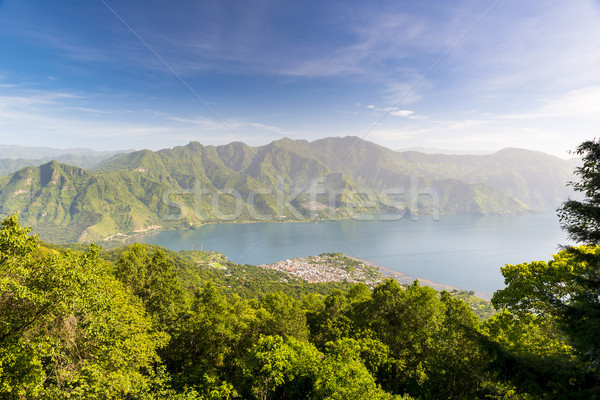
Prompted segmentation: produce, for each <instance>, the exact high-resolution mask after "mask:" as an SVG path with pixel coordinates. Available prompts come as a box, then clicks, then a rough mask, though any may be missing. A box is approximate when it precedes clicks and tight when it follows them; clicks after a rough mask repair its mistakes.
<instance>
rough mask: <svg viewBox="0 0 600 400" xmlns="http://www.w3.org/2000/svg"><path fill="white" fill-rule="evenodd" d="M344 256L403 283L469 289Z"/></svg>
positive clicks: (483, 296) (485, 296)
mask: <svg viewBox="0 0 600 400" xmlns="http://www.w3.org/2000/svg"><path fill="white" fill-rule="evenodd" d="M344 256H345V257H348V258H349V259H351V260H354V261H358V262H361V263H363V264H365V265H368V266H370V267H374V268H377V269H378V270H381V271H383V272H384V275H388V276H392V277H393V278H394V279H396V280H397V281H398V282H400V283H403V284H408V285H410V284H412V283H413V282H414V281H415V280H418V281H419V283H420V284H424V285H425V286H431V287H432V288H434V289H435V290H437V291H442V290H447V291H449V292H450V291H452V290H459V291H468V290H467V289H461V288H459V287H456V286H452V285H449V284H447V283H440V282H435V281H432V280H429V279H425V278H420V277H416V276H409V275H406V274H404V273H402V272H399V271H394V270H392V269H390V268H387V267H382V266H381V265H376V264H373V263H372V262H370V261H366V260H363V259H360V258H356V257H353V256H349V255H348V254H344ZM473 292H474V295H475V296H477V297H479V298H481V299H484V300H487V301H489V300H490V299H491V297H492V296H491V294H489V293H483V292H479V291H475V290H474V291H473Z"/></svg>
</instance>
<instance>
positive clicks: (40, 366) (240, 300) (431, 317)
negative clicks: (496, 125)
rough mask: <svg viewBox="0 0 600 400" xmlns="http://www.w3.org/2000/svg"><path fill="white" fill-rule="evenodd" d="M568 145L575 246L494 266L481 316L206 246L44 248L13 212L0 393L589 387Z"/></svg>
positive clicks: (410, 290) (585, 147) (587, 203)
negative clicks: (498, 285)
mask: <svg viewBox="0 0 600 400" xmlns="http://www.w3.org/2000/svg"><path fill="white" fill-rule="evenodd" d="M579 154H580V155H581V156H583V160H584V163H583V166H582V167H580V168H579V169H578V174H579V176H580V178H581V182H580V183H577V184H575V189H576V190H579V191H581V192H583V193H584V194H585V196H586V199H585V200H583V201H575V200H571V201H569V202H566V203H565V204H564V205H563V207H562V208H561V209H560V212H559V214H560V216H561V220H562V223H563V224H564V227H565V229H566V230H567V231H568V232H569V234H570V236H571V237H572V238H573V239H575V240H577V241H579V242H580V243H585V245H581V246H578V247H574V248H565V249H564V250H562V251H560V252H559V253H558V254H557V255H555V256H554V257H553V260H551V261H549V262H542V261H535V262H531V263H524V264H520V265H508V266H505V267H503V268H502V273H503V275H504V277H505V282H506V285H507V286H506V288H505V289H503V290H499V291H498V292H496V293H495V294H494V297H493V299H492V303H493V304H494V306H495V307H496V309H497V310H498V312H497V313H495V314H494V315H493V316H491V317H489V318H486V319H484V320H481V319H480V318H478V316H477V315H476V314H474V312H473V310H472V308H471V307H470V306H469V305H468V304H467V303H466V302H464V301H463V300H461V299H460V298H457V297H456V296H453V295H452V294H451V293H449V292H445V291H444V292H437V291H435V290H434V289H432V288H430V287H427V286H421V285H420V284H419V282H418V281H415V282H414V283H413V284H411V285H408V286H401V285H400V284H398V283H397V282H396V281H394V280H392V279H388V280H385V281H383V282H381V283H378V284H376V285H374V286H372V287H370V286H367V285H365V284H363V283H356V284H349V283H325V284H309V283H307V282H304V281H302V280H300V279H296V278H293V277H290V276H286V275H285V274H283V273H281V272H278V271H267V270H265V271H262V272H260V271H259V269H257V268H256V267H251V266H236V265H234V264H231V263H228V262H227V261H226V260H224V259H222V258H219V257H220V256H219V255H218V254H215V253H210V252H181V253H173V252H169V251H167V250H165V249H161V248H158V247H156V246H146V245H141V244H135V245H132V246H126V247H121V248H118V249H113V250H104V249H102V248H101V247H99V246H96V245H90V246H89V247H87V248H85V249H83V248H82V246H81V245H74V246H71V248H67V247H57V246H55V245H51V244H47V243H44V242H42V241H40V240H39V239H38V238H37V237H36V236H32V235H30V229H29V228H26V227H23V226H21V225H20V223H19V220H18V217H17V215H16V214H13V215H11V216H9V217H7V218H6V219H4V220H3V221H2V223H1V227H0V228H1V229H0V397H2V398H7V399H13V398H14V399H30V398H40V399H57V398H71V399H78V398H84V399H85V398H89V399H236V398H243V399H454V398H456V399H482V398H489V399H555V398H581V399H591V398H599V397H600V386H598V384H599V383H600V374H599V371H598V367H599V365H598V363H599V362H600V338H599V336H600V335H598V332H600V318H599V315H600V305H599V304H600V303H599V294H598V293H599V292H598V288H599V287H600V284H599V283H600V247H598V246H596V244H597V241H598V238H599V237H600V224H599V222H600V218H599V217H598V215H599V213H598V212H597V211H598V210H599V209H600V185H599V184H598V182H599V177H600V165H599V161H598V160H599V159H600V157H599V155H600V143H598V142H586V143H584V144H582V145H581V146H580V148H579ZM207 264H213V267H206V265H207ZM215 264H218V266H219V267H224V268H214V265H215Z"/></svg>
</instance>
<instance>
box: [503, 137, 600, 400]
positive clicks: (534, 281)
mask: <svg viewBox="0 0 600 400" xmlns="http://www.w3.org/2000/svg"><path fill="white" fill-rule="evenodd" d="M575 154H577V155H579V156H581V157H582V162H583V164H582V166H581V167H579V168H577V169H576V170H575V172H576V174H577V175H579V177H580V181H579V182H570V185H571V186H573V188H574V189H575V191H577V192H580V193H582V194H584V196H585V198H584V199H583V200H581V201H579V200H572V199H570V200H568V201H566V202H565V203H563V205H562V206H561V207H560V208H559V209H558V215H559V218H560V221H561V227H562V228H563V229H564V230H565V231H566V232H567V233H568V236H569V238H570V239H572V240H574V241H576V242H580V243H586V244H588V246H579V247H573V246H565V247H564V250H562V251H561V252H559V253H558V254H557V255H555V256H554V259H553V260H551V261H549V262H544V261H534V262H531V263H523V264H518V265H506V266H505V267H503V268H502V274H503V276H504V281H505V283H506V288H505V289H502V290H499V291H497V292H496V293H494V296H493V298H492V303H493V304H494V306H495V307H496V308H507V309H508V310H510V311H511V312H512V313H513V314H515V315H516V316H518V317H519V318H520V319H522V320H524V321H532V320H535V319H536V318H538V319H539V318H543V319H546V321H545V322H544V324H545V325H546V326H555V327H556V329H557V330H558V331H557V333H556V336H557V337H563V338H566V339H567V342H566V343H565V344H568V345H571V346H572V347H573V349H574V353H575V354H576V355H577V356H578V357H579V359H580V360H581V361H585V363H586V364H585V365H584V367H583V368H579V369H578V372H577V373H576V375H577V376H572V377H571V379H570V380H571V382H573V383H577V384H578V385H580V386H579V390H581V391H587V392H586V395H587V396H599V395H600V389H596V388H595V386H596V385H595V381H596V380H597V379H598V375H597V374H598V372H599V371H600V335H598V333H599V332H600V247H598V245H599V244H600V141H598V140H596V139H594V140H590V141H586V142H584V143H582V144H581V145H580V146H579V147H578V148H577V150H576V151H575ZM513 347H514V346H513ZM515 348H516V347H515ZM555 354H556V355H560V354H561V352H560V351H555ZM538 356H539V357H547V356H548V354H543V355H541V354H538ZM590 379H591V381H590ZM590 382H592V383H590ZM565 393H567V392H565ZM565 395H566V394H565Z"/></svg>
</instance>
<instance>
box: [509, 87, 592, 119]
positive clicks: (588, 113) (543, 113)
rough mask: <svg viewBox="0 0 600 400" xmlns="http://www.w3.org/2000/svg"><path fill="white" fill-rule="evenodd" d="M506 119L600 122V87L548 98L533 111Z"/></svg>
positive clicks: (586, 88)
mask: <svg viewBox="0 0 600 400" xmlns="http://www.w3.org/2000/svg"><path fill="white" fill-rule="evenodd" d="M501 118H506V119H547V118H585V119H595V120H600V85H595V86H588V87H585V88H582V89H577V90H571V91H568V92H566V93H563V94H561V95H559V96H555V97H551V98H547V99H544V100H543V103H542V104H541V105H540V106H538V107H537V108H534V109H533V110H531V111H528V112H524V113H517V114H509V115H504V116H502V117H501Z"/></svg>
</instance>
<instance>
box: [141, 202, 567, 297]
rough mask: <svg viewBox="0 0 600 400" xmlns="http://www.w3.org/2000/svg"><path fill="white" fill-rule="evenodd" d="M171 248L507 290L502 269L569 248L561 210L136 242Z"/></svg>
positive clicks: (163, 236) (239, 227)
mask: <svg viewBox="0 0 600 400" xmlns="http://www.w3.org/2000/svg"><path fill="white" fill-rule="evenodd" d="M136 239H137V240H138V241H141V242H143V243H151V244H158V245H161V246H163V247H166V248H169V249H172V250H183V249H196V250H200V249H201V248H202V249H204V250H216V251H219V252H221V253H224V254H226V255H227V257H228V258H229V260H231V261H233V262H236V263H241V264H254V265H259V264H266V263H271V262H274V261H279V260H284V259H287V258H293V257H304V256H309V255H315V254H320V253H324V252H342V253H346V254H348V255H351V256H354V257H358V258H361V259H364V260H367V261H370V262H372V263H373V264H376V265H380V266H382V267H386V268H389V269H391V270H394V271H398V272H401V273H403V274H405V275H408V276H410V277H419V278H424V279H427V280H430V281H433V282H437V283H443V284H448V285H452V286H455V287H458V288H462V289H469V290H475V291H478V292H480V293H482V294H484V295H487V296H489V295H490V294H491V293H493V292H494V291H495V290H497V289H500V288H502V287H503V286H504V282H503V278H502V275H501V274H500V267H501V266H503V265H504V264H516V263H522V262H526V261H533V260H548V259H550V258H551V256H552V254H556V253H557V245H558V244H565V243H567V242H566V235H565V234H564V232H562V231H561V229H560V227H559V223H558V218H557V217H556V215H555V214H554V213H546V214H540V215H524V216H475V215H442V216H441V217H440V219H439V221H434V220H433V218H432V217H431V216H422V217H419V218H418V219H417V220H416V221H412V220H409V219H402V220H399V221H377V220H375V221H355V220H348V221H327V222H326V221H319V222H318V223H315V222H308V223H254V224H215V225H206V226H202V227H200V228H198V229H193V230H186V231H168V232H159V233H156V234H150V235H146V236H142V237H138V238H136Z"/></svg>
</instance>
